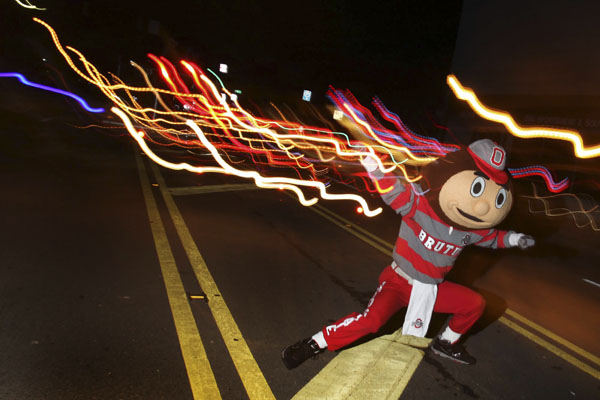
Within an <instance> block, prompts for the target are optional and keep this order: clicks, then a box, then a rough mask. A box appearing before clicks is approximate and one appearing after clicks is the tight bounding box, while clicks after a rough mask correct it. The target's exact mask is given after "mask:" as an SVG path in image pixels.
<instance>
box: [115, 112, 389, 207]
mask: <svg viewBox="0 0 600 400" xmlns="http://www.w3.org/2000/svg"><path fill="white" fill-rule="evenodd" d="M111 111H112V112H113V113H115V114H116V115H117V116H119V118H121V120H122V121H123V124H124V125H125V127H126V129H127V131H128V132H129V133H130V134H131V136H132V137H133V138H134V139H135V140H136V141H137V142H138V145H139V146H140V148H141V149H142V150H143V151H144V153H145V154H146V155H147V156H148V157H150V159H152V161H154V162H156V163H157V164H159V165H162V166H163V167H165V168H169V169H174V170H186V171H190V172H195V173H205V172H216V173H222V174H228V175H236V176H240V177H243V178H252V179H254V182H255V184H256V186H258V187H262V188H268V189H286V190H291V191H293V192H294V193H295V194H296V196H298V200H299V201H300V203H301V204H302V205H303V206H311V205H313V204H315V203H316V202H317V201H318V199H317V198H316V197H313V198H312V199H310V200H306V198H305V197H304V193H303V192H302V191H301V190H300V189H299V188H298V187H297V186H296V185H298V186H308V187H312V188H314V189H318V190H319V192H320V195H321V197H322V198H324V199H327V200H354V201H356V202H357V203H359V204H360V205H361V208H362V209H363V213H364V214H365V215H366V216H369V217H374V216H376V215H379V214H380V213H381V212H382V209H381V207H378V208H376V209H375V210H371V209H370V208H369V206H368V204H367V202H366V201H365V200H364V199H363V198H362V197H360V196H357V195H353V194H331V193H327V190H326V187H325V184H323V183H322V182H317V181H305V180H300V179H292V178H284V177H274V178H271V177H263V176H261V175H260V174H259V173H258V172H256V171H242V170H239V169H236V168H233V167H232V166H230V165H229V164H227V163H226V162H225V160H223V158H222V157H221V155H220V154H219V152H218V151H217V149H216V147H214V146H213V145H212V143H210V142H209V141H208V139H207V138H206V136H205V135H204V133H203V132H202V130H201V129H200V128H199V127H198V125H197V124H196V123H194V121H192V120H188V121H186V123H187V125H188V126H189V127H190V128H192V130H193V131H194V132H195V133H196V134H197V135H198V138H199V139H200V141H201V142H202V144H203V145H204V146H205V147H206V149H207V150H209V151H210V153H211V154H212V156H213V157H214V159H215V160H216V161H217V162H218V163H219V165H220V166H221V168H218V167H195V166H192V165H190V164H188V163H177V164H175V163H171V162H169V161H166V160H163V159H162V158H160V157H159V156H157V155H156V154H155V153H154V152H153V151H152V150H151V149H150V148H149V147H148V145H147V144H146V141H145V140H144V136H145V134H144V132H143V131H138V130H136V129H135V128H134V127H133V124H132V123H131V120H130V119H129V117H128V116H127V114H126V113H125V112H124V111H122V110H121V109H119V108H117V107H112V108H111Z"/></svg>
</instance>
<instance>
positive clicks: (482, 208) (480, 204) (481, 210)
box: [473, 200, 490, 215]
mask: <svg viewBox="0 0 600 400" xmlns="http://www.w3.org/2000/svg"><path fill="white" fill-rule="evenodd" d="M473 211H475V215H485V214H487V212H488V211H490V205H489V204H488V202H487V201H485V200H479V201H477V202H476V203H475V206H474V207H473Z"/></svg>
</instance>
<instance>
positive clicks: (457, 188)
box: [423, 139, 513, 229]
mask: <svg viewBox="0 0 600 400" xmlns="http://www.w3.org/2000/svg"><path fill="white" fill-rule="evenodd" d="M505 167H506V151H505V150H504V149H503V148H502V147H501V146H499V145H498V144H496V143H494V142H493V141H491V140H489V139H481V140H477V141H475V142H473V143H471V144H470V145H469V147H467V148H466V149H461V150H459V151H456V152H454V153H450V154H448V155H446V156H445V157H444V158H441V159H439V160H437V161H435V162H434V163H432V164H430V165H428V166H426V167H425V168H424V169H423V176H424V178H425V179H426V180H427V182H428V183H429V187H430V191H429V192H428V193H427V194H426V197H427V199H428V200H429V204H430V205H431V207H432V208H433V210H434V211H435V212H436V214H438V216H439V217H440V218H442V220H444V222H446V223H447V224H449V225H453V226H459V227H462V228H468V229H487V228H491V227H494V226H496V225H498V224H499V223H500V222H502V220H503V219H504V218H505V217H506V216H507V215H508V212H509V211H510V209H511V207H512V202H513V196H512V192H511V185H510V180H509V177H508V174H507V173H506V171H505Z"/></svg>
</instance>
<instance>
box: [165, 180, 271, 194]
mask: <svg viewBox="0 0 600 400" xmlns="http://www.w3.org/2000/svg"><path fill="white" fill-rule="evenodd" d="M255 189H260V188H259V187H258V186H256V185H255V184H253V183H249V184H248V183H240V184H229V185H206V186H185V187H176V188H169V193H171V194H172V195H173V196H186V195H190V194H204V193H217V192H230V191H237V190H255Z"/></svg>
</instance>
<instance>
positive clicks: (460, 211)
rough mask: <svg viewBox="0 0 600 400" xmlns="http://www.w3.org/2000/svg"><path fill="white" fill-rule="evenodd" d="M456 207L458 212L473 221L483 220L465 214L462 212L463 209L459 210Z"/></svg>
mask: <svg viewBox="0 0 600 400" xmlns="http://www.w3.org/2000/svg"><path fill="white" fill-rule="evenodd" d="M456 209H457V210H458V212H459V213H460V214H461V215H462V216H463V217H465V218H469V219H471V220H473V221H475V222H483V220H482V219H479V218H477V217H475V216H473V215H471V214H467V213H466V212H464V211H463V210H461V209H460V208H458V207H456Z"/></svg>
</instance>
